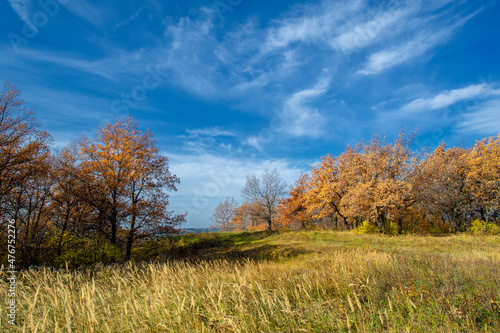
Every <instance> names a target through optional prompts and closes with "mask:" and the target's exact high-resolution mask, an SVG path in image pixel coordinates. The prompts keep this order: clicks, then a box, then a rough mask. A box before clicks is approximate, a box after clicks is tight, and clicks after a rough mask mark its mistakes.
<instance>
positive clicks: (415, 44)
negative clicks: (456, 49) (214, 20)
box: [357, 11, 479, 75]
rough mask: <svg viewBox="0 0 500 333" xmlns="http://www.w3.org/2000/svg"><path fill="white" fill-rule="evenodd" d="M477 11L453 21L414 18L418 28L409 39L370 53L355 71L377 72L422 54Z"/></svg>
mask: <svg viewBox="0 0 500 333" xmlns="http://www.w3.org/2000/svg"><path fill="white" fill-rule="evenodd" d="M478 12H479V11H476V12H474V13H472V14H470V15H467V16H466V17H463V18H455V17H454V18H453V21H454V23H444V24H443V23H442V22H440V23H438V22H439V21H438V17H436V16H432V17H430V18H424V19H422V20H420V19H419V20H416V21H417V22H418V23H419V24H418V25H417V26H419V30H418V31H414V34H413V36H412V37H410V39H409V40H406V39H402V40H401V42H400V43H395V45H392V46H389V47H387V48H385V49H383V50H380V51H376V52H374V53H372V54H370V56H369V57H368V61H367V62H366V64H365V66H364V68H362V69H360V70H359V71H358V72H357V73H359V74H362V75H373V74H378V73H380V72H382V71H384V70H387V69H389V68H391V67H393V66H396V65H400V64H402V63H405V62H408V61H409V60H412V59H414V58H417V57H420V56H422V55H423V54H425V53H427V52H428V51H429V50H431V49H433V48H435V47H436V46H438V45H441V44H443V43H444V42H446V41H447V40H448V39H449V38H450V37H451V36H452V35H453V33H454V32H455V31H456V30H457V29H458V28H459V27H461V26H463V25H464V24H465V23H466V22H467V21H468V20H470V19H471V18H472V17H474V16H475V15H476V14H477V13H478ZM441 19H442V18H441ZM410 26H411V25H410ZM405 30H407V29H402V31H403V32H408V31H405Z"/></svg>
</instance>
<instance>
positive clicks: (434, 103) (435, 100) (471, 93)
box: [400, 83, 500, 114]
mask: <svg viewBox="0 0 500 333" xmlns="http://www.w3.org/2000/svg"><path fill="white" fill-rule="evenodd" d="M491 96H500V89H495V88H493V87H492V86H491V85H488V84H486V83H482V84H477V85H470V86H468V87H465V88H460V89H453V90H446V91H443V92H441V93H439V94H437V95H435V96H434V97H430V98H418V99H415V100H413V101H411V102H410V103H408V104H406V105H405V106H403V107H402V108H401V109H400V111H401V112H403V113H408V114H410V113H418V112H421V111H429V110H436V109H441V108H445V107H448V106H450V105H453V104H455V103H457V102H460V101H465V100H470V99H474V98H475V99H483V98H486V97H491Z"/></svg>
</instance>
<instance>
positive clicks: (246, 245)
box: [133, 231, 309, 261]
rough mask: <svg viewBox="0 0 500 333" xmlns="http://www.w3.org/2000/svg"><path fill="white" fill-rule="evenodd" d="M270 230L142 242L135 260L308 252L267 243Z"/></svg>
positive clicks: (238, 257)
mask: <svg viewBox="0 0 500 333" xmlns="http://www.w3.org/2000/svg"><path fill="white" fill-rule="evenodd" d="M273 234H274V233H273V232H271V231H259V232H239V233H232V232H231V233H207V234H187V235H179V236H174V237H171V238H168V239H163V240H160V241H150V242H145V243H143V244H142V245H141V246H140V247H138V248H137V249H136V250H135V251H134V256H133V258H134V260H135V261H154V260H160V261H163V260H181V261H186V260H187V261H211V260H236V261H240V260H248V259H250V260H255V261H262V260H282V259H285V258H293V257H296V256H298V255H300V254H303V253H307V252H309V251H306V250H302V249H297V248H291V247H289V246H287V245H272V244H266V243H265V239H266V238H268V237H270V236H272V235H273Z"/></svg>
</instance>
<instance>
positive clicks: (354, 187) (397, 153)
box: [305, 133, 418, 231]
mask: <svg viewBox="0 0 500 333" xmlns="http://www.w3.org/2000/svg"><path fill="white" fill-rule="evenodd" d="M412 138H413V136H409V137H406V136H405V135H404V133H401V134H400V136H399V137H398V138H397V139H396V140H395V141H394V142H393V143H391V144H388V143H386V142H385V141H384V140H383V138H381V137H374V138H373V139H372V140H371V141H370V142H368V143H365V142H363V141H362V142H360V143H358V144H357V145H355V146H354V147H350V146H348V147H347V148H346V150H345V152H343V153H342V154H340V155H339V156H338V157H332V156H330V155H327V156H325V157H323V158H322V160H321V163H320V165H319V166H315V167H313V170H312V173H311V180H310V182H309V185H308V186H309V188H308V191H307V192H306V195H305V204H306V206H307V209H308V211H309V212H311V214H313V217H316V218H322V217H331V218H332V219H333V220H334V221H335V224H336V225H338V221H339V220H340V221H342V223H343V226H344V227H347V228H352V227H355V226H357V225H359V223H361V222H362V221H363V220H368V221H370V222H371V223H373V224H376V225H377V226H378V227H379V228H380V229H382V230H385V229H388V227H389V223H390V222H391V221H392V222H394V221H397V223H398V225H399V231H402V227H403V225H402V222H403V220H402V219H403V217H404V214H405V212H406V210H407V209H408V208H409V207H411V206H412V205H413V204H415V203H416V201H417V200H418V199H417V196H416V195H415V191H414V190H413V186H414V184H413V181H412V180H413V179H414V177H415V175H416V174H417V173H418V170H417V169H418V168H417V167H418V156H417V155H416V154H414V153H413V152H412V151H411V149H410V145H411V142H412Z"/></svg>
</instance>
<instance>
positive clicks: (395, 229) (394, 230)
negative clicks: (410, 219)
mask: <svg viewBox="0 0 500 333" xmlns="http://www.w3.org/2000/svg"><path fill="white" fill-rule="evenodd" d="M388 233H389V234H390V235H393V236H397V235H398V234H399V225H398V224H397V223H396V222H391V224H390V225H389V230H388Z"/></svg>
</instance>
